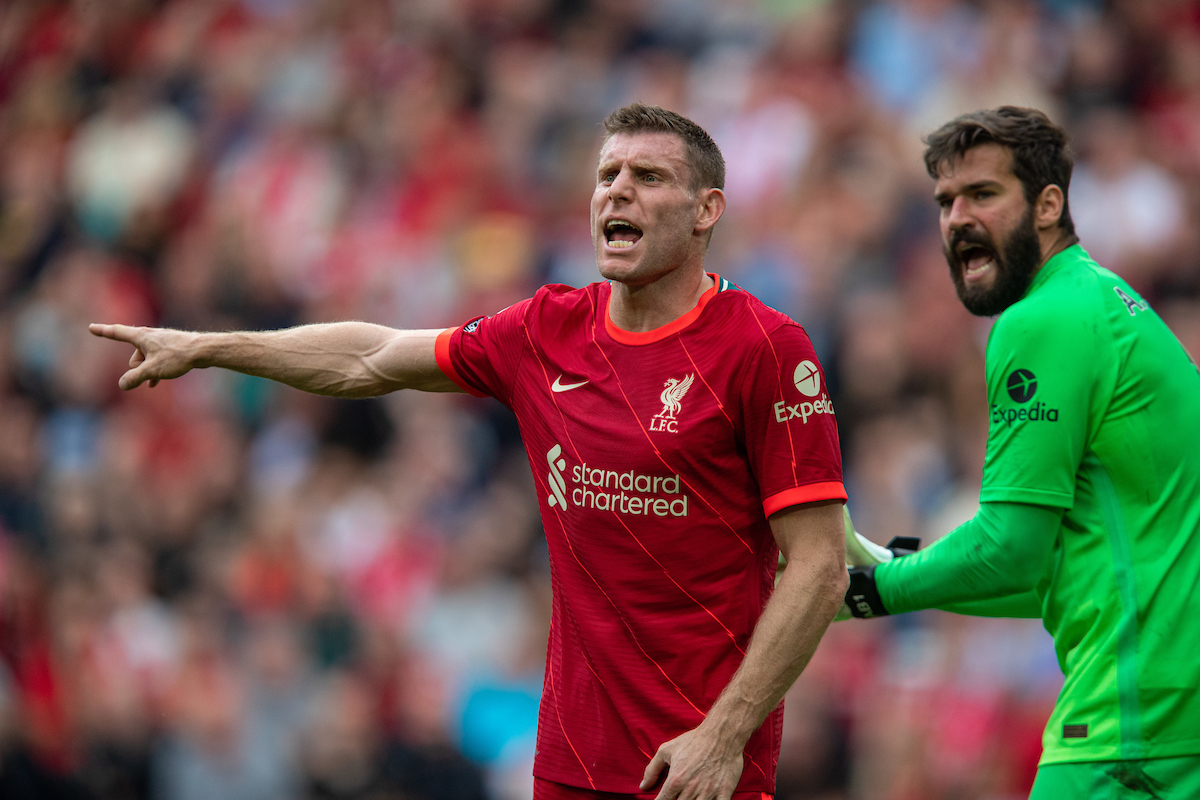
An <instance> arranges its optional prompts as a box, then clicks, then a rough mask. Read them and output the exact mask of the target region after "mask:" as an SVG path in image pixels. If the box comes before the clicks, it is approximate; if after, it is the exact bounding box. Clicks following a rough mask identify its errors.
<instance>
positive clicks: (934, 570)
mask: <svg viewBox="0 0 1200 800" xmlns="http://www.w3.org/2000/svg"><path fill="white" fill-rule="evenodd" d="M1062 513H1063V512H1062V509H1057V508H1046V507H1042V506H1031V505H1024V504H1021V503H984V504H983V505H982V506H980V509H979V512H978V513H977V514H976V515H975V517H974V518H973V519H971V520H970V521H969V522H967V523H965V524H963V525H960V526H959V527H958V528H956V529H955V530H953V531H951V532H950V533H949V534H947V535H946V536H945V537H943V538H942V539H940V540H938V541H937V542H935V543H934V544H933V545H932V546H930V547H928V548H927V549H925V550H922V551H920V552H917V553H914V554H913V555H909V556H905V557H903V558H896V559H892V560H890V561H886V562H884V563H881V564H878V565H876V566H872V567H867V568H861V567H859V568H855V569H852V570H851V586H850V591H849V592H848V593H847V605H848V606H849V608H850V610H851V611H852V612H853V613H854V615H855V616H881V615H883V614H898V613H901V612H904V611H917V610H920V609H925V608H941V609H946V610H949V611H957V612H959V613H966V614H975V615H979V616H1026V617H1033V616H1041V608H1040V600H1039V599H1038V594H1037V591H1036V589H1037V584H1038V582H1039V581H1040V580H1041V578H1042V576H1043V575H1044V574H1045V571H1046V564H1047V561H1048V559H1049V558H1050V556H1051V553H1052V552H1053V550H1054V541H1055V537H1056V535H1057V533H1058V528H1059V524H1060V522H1061V519H1062Z"/></svg>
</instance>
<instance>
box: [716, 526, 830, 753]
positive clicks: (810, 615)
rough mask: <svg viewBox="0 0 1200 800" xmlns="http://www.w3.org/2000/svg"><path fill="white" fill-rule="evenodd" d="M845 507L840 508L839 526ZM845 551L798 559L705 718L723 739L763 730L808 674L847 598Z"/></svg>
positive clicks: (791, 562)
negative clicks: (789, 692) (801, 677)
mask: <svg viewBox="0 0 1200 800" xmlns="http://www.w3.org/2000/svg"><path fill="white" fill-rule="evenodd" d="M840 513H841V511H840V507H839V508H838V514H839V520H840ZM847 581H848V579H847V576H846V567H845V557H844V554H843V551H842V549H841V548H840V547H829V548H828V549H827V550H824V551H819V552H808V551H806V552H805V553H804V554H803V557H799V554H797V553H793V554H792V558H791V559H789V561H788V566H787V569H786V570H784V572H783V577H782V578H780V580H779V583H778V585H777V586H776V587H775V591H774V593H773V594H772V595H771V599H770V600H769V601H768V602H767V605H766V607H765V608H764V609H763V613H762V616H761V617H760V618H759V620H758V624H757V625H756V626H755V629H754V634H753V636H752V637H751V639H750V645H749V647H748V648H747V650H746V656H745V658H744V659H743V660H742V664H741V666H740V667H739V668H738V671H737V672H736V673H735V674H734V676H733V678H732V679H731V680H730V682H729V684H728V685H727V686H726V687H725V689H724V691H722V693H721V695H720V697H718V699H717V701H716V702H715V703H714V704H713V706H712V709H711V710H710V711H709V713H708V715H707V717H706V718H705V721H704V723H703V724H704V725H705V726H712V727H714V728H715V729H716V731H717V732H718V735H720V736H721V737H722V738H723V739H726V740H727V741H731V742H736V743H740V744H739V749H740V747H742V746H744V743H745V742H746V741H747V740H748V739H749V737H750V735H751V734H752V733H753V732H754V731H755V730H757V729H758V727H759V726H760V725H762V721H763V720H764V719H765V718H766V716H767V714H769V713H770V712H771V711H772V709H774V708H775V707H776V706H777V705H779V701H780V700H781V699H782V698H783V695H784V694H785V693H786V692H787V690H788V689H789V688H790V687H791V685H792V684H793V683H794V682H795V680H796V678H797V677H798V676H799V675H800V673H801V672H802V671H803V670H804V667H805V665H807V664H808V662H809V659H811V658H812V655H813V653H814V652H815V651H816V649H817V645H818V644H819V643H820V641H821V636H822V635H823V634H824V633H825V629H826V628H828V627H829V623H830V622H831V621H832V620H833V616H834V614H836V613H837V610H838V609H839V608H840V607H841V605H842V600H843V598H844V596H845V594H846V586H847Z"/></svg>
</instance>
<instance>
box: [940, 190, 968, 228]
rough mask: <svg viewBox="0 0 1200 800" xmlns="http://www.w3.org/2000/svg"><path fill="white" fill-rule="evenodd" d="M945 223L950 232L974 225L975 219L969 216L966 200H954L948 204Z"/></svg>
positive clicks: (957, 198) (961, 198) (958, 198)
mask: <svg viewBox="0 0 1200 800" xmlns="http://www.w3.org/2000/svg"><path fill="white" fill-rule="evenodd" d="M945 221H946V227H947V228H949V229H950V230H951V231H959V230H963V229H964V228H969V227H971V226H972V225H974V224H975V218H974V217H973V216H972V215H971V212H970V209H969V208H968V205H967V198H965V197H956V198H954V200H953V201H952V202H951V203H950V208H949V209H947V211H946V215H945Z"/></svg>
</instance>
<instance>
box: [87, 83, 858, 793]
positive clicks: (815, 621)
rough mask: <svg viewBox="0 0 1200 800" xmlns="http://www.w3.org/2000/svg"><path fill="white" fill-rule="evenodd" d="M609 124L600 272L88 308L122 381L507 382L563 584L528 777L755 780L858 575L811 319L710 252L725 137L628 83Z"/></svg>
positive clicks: (621, 781)
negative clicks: (364, 306)
mask: <svg viewBox="0 0 1200 800" xmlns="http://www.w3.org/2000/svg"><path fill="white" fill-rule="evenodd" d="M604 131H605V138H604V140H603V144H602V146H601V148H600V152H599V158H598V161H597V166H596V183H595V187H594V189H593V192H592V199H591V228H592V244H593V247H594V248H595V252H596V267H597V270H598V271H599V273H600V277H602V278H604V279H605V280H604V282H600V283H595V284H592V285H590V286H586V287H583V288H581V289H572V288H570V287H567V286H545V287H542V288H541V289H540V290H539V291H538V292H537V293H536V294H535V295H534V296H533V297H532V298H530V299H528V300H525V301H523V302H520V303H517V304H516V305H513V306H510V307H509V308H506V309H504V310H503V311H500V312H499V313H497V314H495V315H493V316H490V317H477V318H475V319H472V320H470V321H469V322H467V323H466V324H465V325H463V326H461V327H458V328H451V329H448V330H397V329H394V328H388V327H386V326H383V325H375V324H371V323H366V322H356V321H343V322H335V323H321V324H313V325H302V326H298V327H296V328H290V329H286V330H282V331H237V332H228V333H197V332H191V331H175V330H170V329H164V328H134V327H130V326H125V325H108V324H98V325H93V326H92V327H91V330H92V332H93V333H94V334H95V335H97V336H103V337H106V338H110V339H114V340H117V341H122V342H128V343H130V344H132V345H133V346H134V353H133V356H132V357H131V358H130V362H129V364H130V369H129V370H128V371H127V372H126V373H125V374H124V375H122V376H121V378H120V380H119V384H120V386H121V388H123V389H133V388H135V387H137V386H140V385H142V384H143V383H146V384H149V385H150V386H154V385H155V384H156V383H158V382H159V381H160V380H165V379H171V378H177V377H179V376H181V375H183V374H185V373H187V372H188V371H189V370H191V369H194V368H197V367H224V368H226V369H233V370H237V371H240V372H244V373H247V374H250V375H259V376H262V377H266V378H270V379H272V380H277V381H280V382H283V383H286V384H288V385H290V386H294V387H296V388H298V389H303V390H305V391H309V392H315V393H318V394H328V395H335V396H342V397H365V396H373V395H380V394H385V393H387V392H393V391H397V390H400V389H417V390H421V391H430V392H454V391H458V392H463V391H465V392H469V393H471V394H475V395H481V396H492V397H495V398H497V399H498V400H499V401H500V402H502V403H504V404H505V405H507V406H508V407H509V408H511V409H512V410H513V412H514V413H515V414H516V417H517V420H518V422H519V424H520V428H521V437H522V440H523V442H524V445H525V448H526V452H527V453H528V455H529V463H530V466H531V467H532V469H533V477H534V481H535V484H536V487H537V495H538V503H539V507H540V511H541V517H542V524H543V527H544V528H545V531H546V539H547V542H548V544H549V550H550V563H551V570H550V572H551V575H550V577H551V585H552V587H553V612H552V619H551V629H550V636H549V642H548V645H547V654H546V673H545V684H544V692H543V695H542V701H541V711H540V717H539V721H538V739H537V754H536V756H535V761H534V776H535V780H534V798H535V800H615V799H616V798H625V800H634V799H635V798H654V800H750V799H751V798H753V800H761V798H763V797H764V796H766V795H770V794H772V793H774V791H775V773H776V762H777V761H778V757H779V745H780V741H779V739H780V731H781V723H782V698H783V696H784V693H785V692H786V691H787V689H788V687H790V686H791V685H792V683H793V681H795V679H796V676H798V675H799V674H800V673H801V671H802V670H803V669H804V667H805V665H806V664H807V663H808V660H809V659H810V658H811V657H812V654H813V652H814V651H815V650H816V647H817V645H818V643H819V642H820V639H821V636H822V635H823V634H824V632H825V629H826V628H827V626H828V625H829V623H830V622H831V621H832V620H833V618H834V616H835V615H836V614H837V611H838V609H839V608H840V607H841V606H842V604H843V600H844V598H845V593H846V589H847V586H848V585H849V573H847V571H846V562H845V525H844V518H843V510H842V504H843V503H844V501H845V499H846V493H845V491H844V489H843V487H842V469H841V457H840V453H839V448H838V437H837V426H836V423H835V421H834V409H833V403H832V402H831V400H830V397H829V393H828V387H827V384H826V382H825V378H824V375H823V374H822V372H821V367H820V364H819V362H818V361H817V357H816V354H815V353H814V352H813V348H812V344H811V342H810V341H809V339H808V336H807V335H806V334H805V333H804V330H803V329H802V328H801V327H800V326H799V325H797V324H796V323H795V322H793V321H792V320H790V319H789V318H788V317H786V316H785V315H783V314H781V313H779V312H777V311H774V310H772V309H771V308H769V307H768V306H766V305H765V304H763V303H761V302H759V300H757V299H756V298H754V297H752V296H751V295H749V294H747V293H746V292H743V291H741V290H740V289H738V287H736V286H732V285H731V284H730V283H729V282H728V281H727V280H724V279H722V278H720V277H719V276H717V275H714V274H712V273H710V272H707V271H706V270H705V266H704V258H705V253H706V252H707V250H708V245H709V241H710V239H711V236H712V233H713V226H715V225H716V223H717V221H718V220H719V219H720V218H721V215H722V214H723V213H724V210H725V203H726V200H725V194H724V191H723V187H724V185H725V161H724V158H723V156H722V155H721V152H720V149H719V148H718V147H717V145H716V143H715V142H714V141H713V140H712V138H711V137H710V136H709V135H708V134H707V133H706V132H705V131H704V130H703V129H702V128H700V126H698V125H696V123H694V122H692V121H691V120H689V119H687V118H685V117H682V116H680V115H679V114H676V113H675V112H672V111H669V110H667V109H662V108H656V107H653V106H645V105H642V104H640V103H634V104H632V105H629V106H626V107H624V108H621V109H617V110H616V111H614V112H613V113H612V114H610V115H609V116H608V118H606V119H605V120H604ZM780 554H782V555H783V556H784V557H785V558H786V559H787V561H788V567H787V569H786V570H785V571H784V572H783V573H782V575H780V576H779V579H778V581H776V572H777V565H778V563H779V555H780Z"/></svg>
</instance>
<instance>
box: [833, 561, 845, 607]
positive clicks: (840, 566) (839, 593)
mask: <svg viewBox="0 0 1200 800" xmlns="http://www.w3.org/2000/svg"><path fill="white" fill-rule="evenodd" d="M830 572H831V575H830V597H831V598H832V599H833V600H834V601H836V603H837V607H838V608H840V607H841V605H842V603H843V602H844V601H845V599H846V592H848V591H850V573H849V572H848V571H847V570H846V562H845V559H840V560H839V561H838V563H837V564H835V565H834V566H833V568H832V569H831V570H830Z"/></svg>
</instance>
